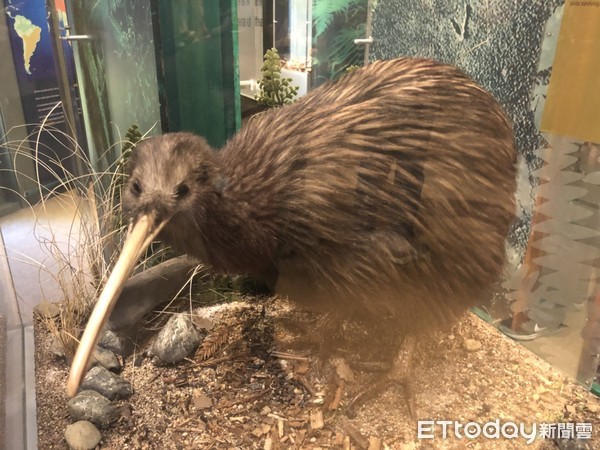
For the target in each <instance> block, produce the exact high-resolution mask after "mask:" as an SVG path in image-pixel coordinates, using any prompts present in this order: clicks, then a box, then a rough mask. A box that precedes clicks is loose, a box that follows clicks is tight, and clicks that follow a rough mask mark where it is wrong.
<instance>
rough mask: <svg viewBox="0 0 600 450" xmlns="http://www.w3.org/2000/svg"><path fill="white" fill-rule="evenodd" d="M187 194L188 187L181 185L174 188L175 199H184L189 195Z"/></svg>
mask: <svg viewBox="0 0 600 450" xmlns="http://www.w3.org/2000/svg"><path fill="white" fill-rule="evenodd" d="M189 192H190V188H189V187H188V185H187V184H183V183H182V184H180V185H179V186H177V187H176V188H175V197H177V198H182V197H185V196H186V195H188V194H189Z"/></svg>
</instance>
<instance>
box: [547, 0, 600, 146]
mask: <svg viewBox="0 0 600 450" xmlns="http://www.w3.org/2000/svg"><path fill="white" fill-rule="evenodd" d="M542 131H545V132H548V133H551V134H554V135H558V136H568V137H571V138H574V139H576V140H578V141H581V142H586V141H587V142H595V143H599V142H600V0H585V1H573V0H568V1H567V2H566V3H565V10H564V15H563V22H562V25H561V28H560V34H559V37H558V44H557V48H556V57H555V60H554V66H553V68H552V76H551V78H550V85H549V87H548V97H547V99H546V106H545V109H544V115H543V118H542Z"/></svg>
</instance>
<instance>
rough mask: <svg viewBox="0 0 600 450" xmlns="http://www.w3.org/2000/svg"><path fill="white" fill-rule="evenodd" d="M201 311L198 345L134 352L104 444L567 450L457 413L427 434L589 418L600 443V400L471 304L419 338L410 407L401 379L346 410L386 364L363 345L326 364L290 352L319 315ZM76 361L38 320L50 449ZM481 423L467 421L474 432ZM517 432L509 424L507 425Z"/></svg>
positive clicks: (41, 414) (60, 442)
mask: <svg viewBox="0 0 600 450" xmlns="http://www.w3.org/2000/svg"><path fill="white" fill-rule="evenodd" d="M262 305H266V307H265V309H264V311H266V315H263V307H262ZM194 314H195V315H196V316H197V318H196V319H197V320H198V323H199V324H202V326H207V325H206V324H208V323H210V324H211V325H210V326H207V327H208V328H210V327H212V329H211V330H210V331H209V332H208V337H207V338H206V339H205V342H204V344H203V345H202V346H201V347H200V349H199V350H198V351H197V352H196V354H195V355H194V356H193V357H191V358H189V359H188V360H186V361H184V362H182V363H180V364H178V365H176V366H170V367H157V366H155V364H154V363H153V362H152V361H151V360H150V359H149V358H148V357H145V356H144V353H143V349H142V350H140V353H138V354H136V355H134V356H132V357H129V358H127V359H126V360H125V367H124V370H123V371H122V373H121V375H122V376H123V377H124V378H125V379H127V380H128V381H130V382H131V383H132V385H133V388H134V394H133V395H132V396H131V397H130V398H128V399H125V400H122V401H119V402H118V403H117V404H118V405H119V406H120V408H121V409H120V411H121V414H120V418H119V419H118V421H117V422H115V423H114V424H113V425H112V426H110V427H108V428H104V429H101V432H102V436H103V438H102V442H101V444H100V447H101V448H103V449H318V448H323V449H325V448H339V449H368V450H377V449H403V450H409V449H523V448H528V449H529V448H530V449H555V448H557V447H556V445H555V444H554V443H553V440H552V439H537V440H535V442H533V443H532V444H531V445H528V443H527V440H526V438H525V437H522V436H521V435H519V436H514V437H513V438H510V439H507V438H502V437H500V438H486V437H484V436H483V435H481V433H480V435H479V437H476V438H475V437H473V438H468V437H466V436H465V432H464V431H462V429H459V430H458V434H459V435H460V436H462V437H460V438H459V437H458V436H457V435H455V433H454V430H455V428H454V427H455V425H454V423H452V424H451V425H450V426H449V428H448V429H447V436H446V437H445V438H444V437H443V429H442V428H443V425H441V424H439V423H438V424H436V425H435V426H434V427H433V428H428V427H429V424H427V423H422V425H421V427H422V428H421V431H422V434H427V435H430V436H431V435H433V436H432V437H433V438H432V439H419V438H418V436H417V434H418V421H419V420H421V421H424V420H428V421H441V420H448V421H458V422H459V423H460V424H462V425H463V426H464V425H466V424H467V423H469V422H475V423H476V424H479V426H480V427H483V428H484V429H485V427H484V425H485V424H486V423H487V422H494V421H496V420H499V425H500V426H502V425H505V424H507V423H509V422H512V423H515V424H517V426H518V425H519V424H520V423H523V424H524V426H525V431H526V432H527V433H529V432H530V431H531V427H532V426H534V425H535V426H538V427H540V425H541V424H542V423H548V424H558V423H572V424H577V423H590V424H591V425H592V430H593V431H592V435H591V439H590V440H588V441H587V442H588V443H589V444H590V445H591V446H592V448H599V449H600V407H599V405H600V402H599V401H598V398H597V397H595V396H594V395H593V394H591V393H589V392H587V391H586V390H585V389H583V388H582V387H580V386H578V385H576V384H575V383H573V382H572V381H570V380H569V379H568V378H566V377H565V376H564V375H562V374H561V373H559V372H557V371H556V370H554V369H552V368H551V367H550V366H549V365H548V364H547V363H545V362H544V361H542V360H540V359H539V358H537V357H536V356H535V355H533V354H532V353H530V352H529V351H528V350H526V349H524V348H522V347H521V346H519V345H518V344H516V343H514V342H513V341H511V340H510V339H508V338H506V337H505V336H504V335H502V334H500V333H499V332H498V331H497V330H495V329H494V328H493V327H491V326H490V325H488V324H486V323H484V322H483V321H482V320H480V319H479V318H477V317H475V316H474V315H472V314H468V315H467V316H465V318H464V319H463V320H462V321H461V323H460V324H459V325H458V326H457V327H455V328H454V329H453V331H452V332H451V333H444V334H440V335H437V336H435V337H433V338H431V339H428V340H424V341H421V342H419V343H418V346H417V354H418V355H419V356H418V358H417V359H416V362H415V367H414V370H413V372H412V373H413V377H412V378H413V380H414V381H413V391H414V407H415V410H414V414H413V416H412V417H411V414H410V413H409V411H408V408H407V404H408V403H407V396H406V395H405V392H404V389H403V388H394V387H391V388H389V389H386V390H385V391H384V392H383V393H382V394H381V395H379V396H377V397H375V398H372V399H370V400H367V401H366V403H365V404H364V405H362V406H359V407H357V408H356V414H355V416H353V417H348V414H347V413H346V405H347V404H348V402H349V399H350V398H352V397H351V396H352V394H353V393H356V392H358V391H359V390H360V389H361V387H363V386H368V385H370V384H371V381H370V380H371V377H373V376H374V375H373V374H372V373H367V372H365V371H364V370H358V369H355V368H354V367H355V365H354V363H355V362H356V361H355V360H354V358H353V357H352V356H347V357H345V358H344V359H343V360H341V359H334V360H333V361H331V362H330V364H327V365H326V367H323V365H320V364H319V363H318V362H317V360H316V358H315V352H312V353H311V352H309V351H306V350H282V349H284V348H285V345H284V344H283V343H284V342H286V341H289V340H290V337H291V336H294V335H296V336H297V335H298V334H303V333H304V334H307V333H306V330H307V329H308V330H310V329H311V326H313V325H314V323H313V317H312V316H311V315H310V314H307V313H300V312H297V311H295V310H294V309H293V308H290V306H289V305H288V304H287V303H286V302H284V301H281V300H278V299H270V300H268V301H265V300H261V301H260V302H257V301H256V300H253V299H247V301H242V302H240V301H237V302H232V303H227V304H222V305H217V306H212V307H207V308H200V309H197V310H196V311H195V313H194ZM206 319H208V321H207V320H206ZM289 323H296V324H298V323H299V324H302V323H304V324H305V325H306V327H305V328H304V330H305V331H304V332H302V331H299V330H301V329H302V327H301V326H299V327H298V329H297V330H295V331H294V332H291V331H290V327H289V325H286V324H289ZM284 325H285V326H284ZM308 334H310V333H308ZM365 339H366V338H365ZM273 349H275V350H277V351H278V353H277V352H276V353H272V352H271V350H273ZM274 355H277V356H274ZM347 363H348V364H347ZM362 369H364V367H362ZM67 370H68V368H67V365H66V362H65V361H64V359H62V360H61V359H59V358H57V357H56V356H54V355H53V354H52V352H51V350H50V336H49V333H48V331H47V330H45V329H44V326H43V325H42V324H41V323H38V324H36V372H37V394H36V395H37V405H38V410H37V419H38V439H39V442H38V447H39V449H42V450H44V449H63V448H67V444H66V441H65V440H64V435H63V433H64V429H65V428H66V426H67V425H68V424H69V423H70V422H71V420H70V419H69V417H68V412H67V400H68V399H67V397H66V394H65V382H66V378H67ZM476 427H477V425H471V428H469V429H468V430H470V431H471V435H473V434H475V433H477V428H476ZM480 429H481V428H480ZM487 430H488V432H493V429H490V428H487ZM513 431H514V429H513V428H506V432H507V433H508V434H509V435H511V434H513ZM572 448H577V447H572Z"/></svg>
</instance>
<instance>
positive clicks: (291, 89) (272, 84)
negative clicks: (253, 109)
mask: <svg viewBox="0 0 600 450" xmlns="http://www.w3.org/2000/svg"><path fill="white" fill-rule="evenodd" d="M260 71H261V72H262V74H263V77H262V79H261V80H259V81H258V87H259V88H260V94H259V95H257V96H256V101H257V102H258V103H259V104H260V105H263V106H266V107H267V108H276V107H279V106H283V105H289V104H290V103H293V101H294V98H295V97H296V96H297V95H298V88H297V87H295V86H291V85H290V83H291V81H292V79H291V78H282V77H281V58H280V57H279V52H278V51H277V49H275V48H272V49H271V50H267V53H265V56H264V64H263V66H262V68H261V69H260Z"/></svg>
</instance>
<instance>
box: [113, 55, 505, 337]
mask: <svg viewBox="0 0 600 450" xmlns="http://www.w3.org/2000/svg"><path fill="white" fill-rule="evenodd" d="M515 163H516V153H515V147H514V140H513V134H512V130H511V126H510V124H509V121H508V120H507V118H506V116H505V114H504V112H503V111H502V108H501V107H500V106H499V105H498V103H497V102H496V101H495V100H494V99H493V98H492V96H491V95H490V94H489V93H488V92H486V91H485V90H484V89H482V88H481V87H479V86H478V85H476V84H475V83H474V82H473V81H472V80H471V79H470V78H468V77H467V76H466V75H465V74H464V73H462V72H461V71H460V70H458V69H457V68H455V67H453V66H449V65H445V64H440V63H437V62H434V61H430V60H421V59H396V60H391V61H378V62H375V63H373V64H370V65H368V66H367V67H365V68H362V69H359V70H357V71H355V72H353V73H350V74H348V75H346V76H344V77H343V78H342V79H340V80H339V81H337V82H334V83H330V84H326V85H324V86H322V87H319V88H317V89H315V90H313V91H312V92H310V93H309V94H308V95H306V96H304V97H302V98H301V99H299V100H298V101H297V102H296V103H294V104H293V105H291V106H286V107H283V108H281V109H275V110H270V111H268V112H265V113H263V114H260V115H258V116H256V117H255V118H253V119H252V120H251V122H250V123H249V124H248V125H247V126H246V127H245V128H244V129H243V130H241V131H240V133H238V134H237V135H236V136H235V137H234V138H232V139H231V140H230V141H229V142H228V143H227V144H226V145H225V147H224V148H223V149H221V150H220V151H218V152H215V151H213V150H212V149H211V148H210V147H209V146H208V144H207V143H206V141H205V140H204V139H202V138H200V137H197V136H194V135H192V134H188V133H173V134H166V135H164V136H161V137H156V138H151V139H148V140H145V141H143V142H141V143H140V144H139V145H138V146H137V148H136V149H135V150H134V152H133V155H132V158H131V161H130V165H129V169H128V170H129V173H130V179H129V182H128V183H129V184H128V190H127V192H126V194H125V195H124V205H125V208H126V210H128V211H129V214H130V215H131V217H132V219H133V220H134V221H135V218H136V217H137V216H138V215H140V214H142V213H147V212H151V211H155V212H156V213H157V215H158V218H159V220H165V219H169V222H168V223H167V225H166V226H165V228H164V229H163V231H162V232H161V235H160V236H161V238H162V239H164V240H166V241H167V242H169V243H171V244H173V245H174V246H175V247H177V248H178V249H179V250H180V251H182V252H186V253H188V254H190V255H193V256H196V257H198V258H199V259H200V260H201V261H203V262H205V263H207V264H210V265H211V266H212V267H213V268H214V269H215V270H218V271H224V272H230V273H245V274H250V275H253V276H256V277H259V278H262V279H264V280H265V281H267V282H269V283H271V284H272V285H273V286H274V287H275V289H276V291H277V292H279V293H280V294H282V295H285V296H288V297H289V298H290V299H291V300H293V301H296V302H298V303H300V304H301V305H303V306H306V307H308V308H314V309H320V310H322V311H328V312H334V313H335V314H339V315H341V316H346V317H347V316H350V315H352V314H361V315H362V314H367V315H374V316H375V317H383V316H385V317H386V318H389V317H392V318H393V319H394V323H396V326H397V327H398V328H399V329H400V330H401V331H404V332H410V333H415V332H419V331H423V330H430V329H431V327H430V325H436V326H437V325H443V324H446V323H448V322H449V320H448V319H449V318H450V317H451V316H453V315H456V313H459V312H462V311H464V310H465V309H466V308H467V307H469V306H471V305H473V304H475V303H477V302H478V301H481V300H483V299H484V296H485V295H486V294H487V293H488V292H489V290H490V288H491V287H492V286H493V284H494V282H495V281H496V280H497V278H498V276H499V274H500V273H501V271H502V268H503V263H504V253H505V251H504V240H505V237H506V235H507V232H508V229H509V225H510V222H511V219H512V217H513V213H514V191H515V175H516V165H515Z"/></svg>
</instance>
